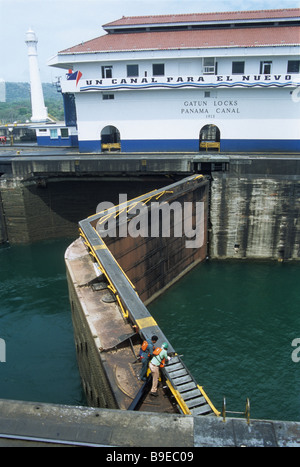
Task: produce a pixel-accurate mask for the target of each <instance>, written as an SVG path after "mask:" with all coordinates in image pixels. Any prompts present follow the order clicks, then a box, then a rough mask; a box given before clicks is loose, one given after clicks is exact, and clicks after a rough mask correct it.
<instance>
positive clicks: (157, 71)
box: [152, 63, 165, 76]
mask: <svg viewBox="0 0 300 467" xmlns="http://www.w3.org/2000/svg"><path fill="white" fill-rule="evenodd" d="M152 74H153V76H164V74H165V64H164V63H153V65H152Z"/></svg>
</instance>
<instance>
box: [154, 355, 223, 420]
mask: <svg viewBox="0 0 300 467" xmlns="http://www.w3.org/2000/svg"><path fill="white" fill-rule="evenodd" d="M163 373H164V376H165V378H166V384H167V386H168V387H169V389H170V391H171V392H172V394H173V396H174V397H175V399H176V402H177V404H178V406H179V409H180V411H181V412H182V413H183V414H186V415H193V416H197V415H213V414H215V415H217V416H219V415H220V412H218V411H217V410H216V409H215V408H214V406H213V405H212V403H211V401H210V400H209V399H208V397H207V395H206V393H205V392H204V390H203V388H202V387H200V386H199V385H198V384H197V383H196V381H195V380H194V378H193V376H192V375H191V374H190V372H189V370H188V369H187V368H186V366H185V365H184V363H183V362H182V360H181V358H180V357H179V356H175V357H173V358H172V359H171V360H170V362H169V363H168V364H167V365H166V366H165V367H164V368H163Z"/></svg>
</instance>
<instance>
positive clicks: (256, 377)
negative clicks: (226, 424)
mask: <svg viewBox="0 0 300 467" xmlns="http://www.w3.org/2000/svg"><path fill="white" fill-rule="evenodd" d="M299 284H300V265H299V264H295V263H293V264H292V263H277V262H244V261H241V262H229V261H228V262H214V261H207V262H205V263H202V264H200V265H199V266H198V267H197V268H196V269H194V270H193V271H192V272H190V273H189V274H188V275H187V276H185V277H184V278H183V280H182V281H180V283H177V284H175V286H174V287H172V288H171V289H170V290H169V291H167V293H165V294H164V295H163V296H162V297H160V298H159V299H157V300H156V301H155V302H153V304H152V305H150V306H149V311H150V312H151V313H152V315H153V316H154V318H155V320H156V321H157V322H158V324H159V326H160V327H161V329H162V330H163V331H164V333H165V334H166V335H167V336H168V339H169V340H170V342H171V343H172V345H173V347H174V348H175V349H176V351H177V352H178V353H179V354H183V357H182V358H183V361H184V362H185V364H186V365H187V367H188V368H189V370H190V371H191V373H192V374H193V376H194V377H195V379H196V380H197V382H198V383H199V384H200V385H201V386H203V387H204V389H205V391H206V393H207V394H208V396H209V397H210V399H211V400H212V402H213V404H214V405H215V406H216V407H217V408H218V409H219V410H221V408H222V402H223V397H224V396H225V397H226V405H227V410H231V411H244V410H245V401H246V398H247V397H249V399H250V403H251V417H252V418H259V419H271V420H293V421H298V422H299V421H300V362H299V363H295V362H293V360H292V352H293V350H295V348H294V347H292V341H293V339H295V338H300V314H299V308H300V290H299Z"/></svg>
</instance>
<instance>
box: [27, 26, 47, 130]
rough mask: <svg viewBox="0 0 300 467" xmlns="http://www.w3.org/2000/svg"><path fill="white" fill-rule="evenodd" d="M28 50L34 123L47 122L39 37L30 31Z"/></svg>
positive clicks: (32, 119)
mask: <svg viewBox="0 0 300 467" xmlns="http://www.w3.org/2000/svg"><path fill="white" fill-rule="evenodd" d="M25 42H26V44H27V48H28V58H29V72H30V90H31V109H32V117H31V121H32V122H45V121H46V120H47V119H48V111H47V108H46V107H45V103H44V95H43V88H42V82H41V78H40V70H39V66H38V57H37V43H38V40H37V37H36V35H35V33H34V32H33V31H32V30H31V29H29V30H28V31H27V33H26V40H25Z"/></svg>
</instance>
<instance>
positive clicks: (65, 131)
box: [60, 128, 69, 138]
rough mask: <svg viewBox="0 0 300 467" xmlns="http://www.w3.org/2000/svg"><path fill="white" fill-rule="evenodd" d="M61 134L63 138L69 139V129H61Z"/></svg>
mask: <svg viewBox="0 0 300 467" xmlns="http://www.w3.org/2000/svg"><path fill="white" fill-rule="evenodd" d="M60 134H61V137H62V138H69V128H61V130H60Z"/></svg>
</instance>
